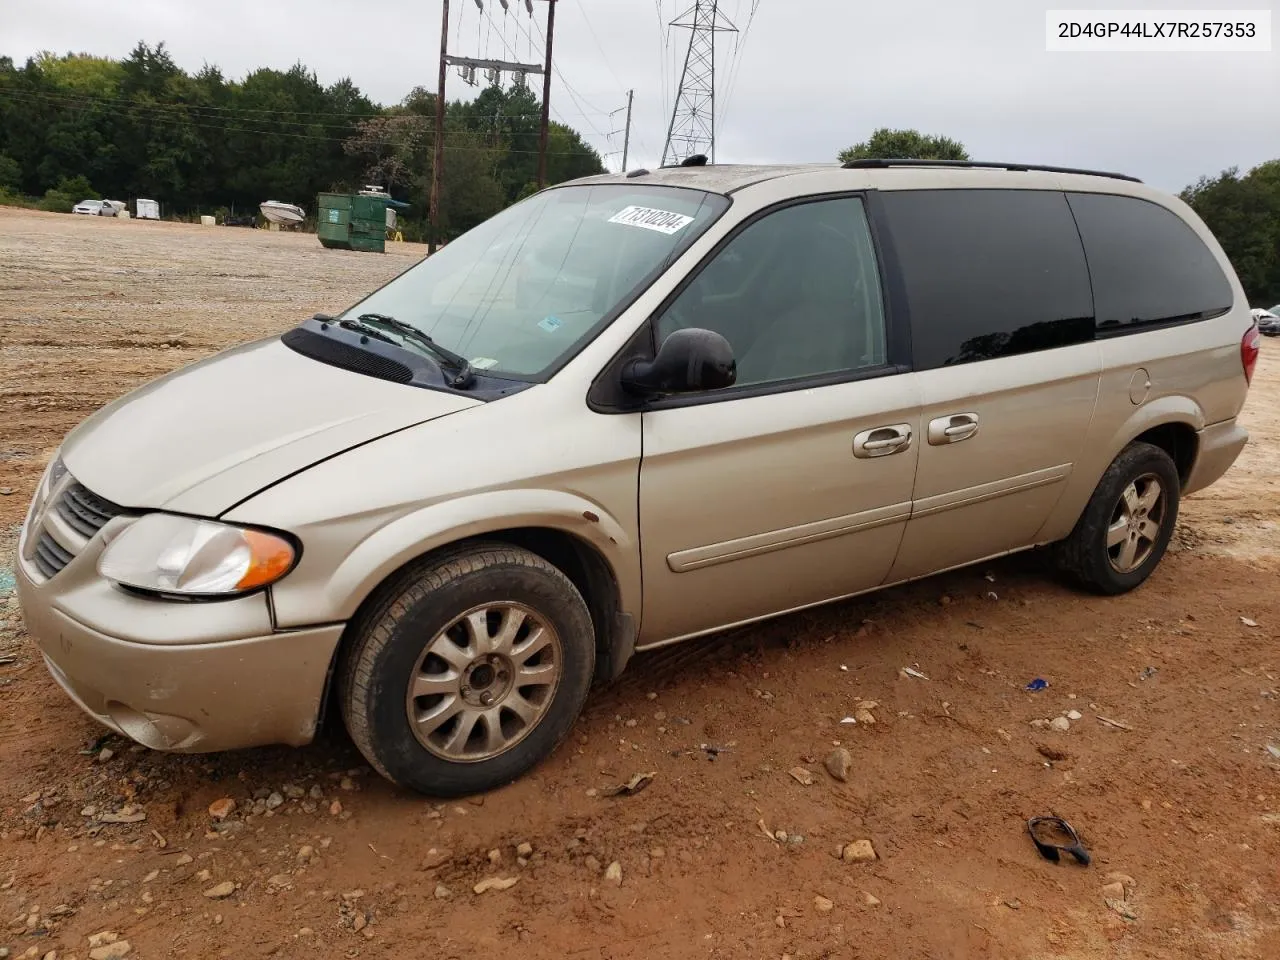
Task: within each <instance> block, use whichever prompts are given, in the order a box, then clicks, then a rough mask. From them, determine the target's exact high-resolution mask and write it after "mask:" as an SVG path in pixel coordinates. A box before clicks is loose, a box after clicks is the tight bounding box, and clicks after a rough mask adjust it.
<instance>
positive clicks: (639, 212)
mask: <svg viewBox="0 0 1280 960" xmlns="http://www.w3.org/2000/svg"><path fill="white" fill-rule="evenodd" d="M609 222H610V223H621V224H624V225H626V226H628V227H643V228H644V229H645V230H656V231H657V232H658V233H665V234H666V235H667V236H671V234H673V233H679V232H680V231H681V230H683V229H684V228H685V227H687V226H688V225H689V224H691V223H693V217H686V216H685V215H684V214H683V213H672V212H671V211H670V210H655V209H653V208H652V207H636V206H631V207H625V208H624V209H622V210H619V211H618V212H617V213H615V214H614V215H613V216H612V217H610V218H609Z"/></svg>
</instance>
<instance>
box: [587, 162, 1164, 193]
mask: <svg viewBox="0 0 1280 960" xmlns="http://www.w3.org/2000/svg"><path fill="white" fill-rule="evenodd" d="M840 169H845V170H848V171H849V172H850V174H851V175H852V174H856V175H858V180H859V182H860V183H862V184H866V183H868V181H870V182H872V183H874V185H876V186H881V185H882V186H884V187H887V188H892V187H893V186H895V185H896V184H898V183H901V181H902V180H903V179H907V178H909V179H911V180H913V181H918V180H919V178H920V177H921V176H922V175H924V176H928V175H930V174H932V175H934V176H937V177H938V178H939V179H943V180H945V181H946V185H947V186H954V185H955V184H956V179H967V178H969V177H972V178H974V179H975V180H982V181H984V182H986V183H990V182H991V179H992V178H993V177H996V178H999V179H1001V180H1003V179H1006V178H1007V179H1008V180H1009V181H1010V185H1014V186H1023V187H1027V188H1030V189H1045V188H1053V187H1061V186H1062V184H1063V180H1062V178H1063V177H1070V178H1072V179H1074V178H1076V177H1081V178H1087V180H1090V181H1093V182H1097V181H1098V180H1102V179H1105V180H1108V181H1128V182H1130V183H1134V184H1140V183H1141V182H1142V181H1140V180H1138V179H1137V178H1136V177H1130V176H1127V175H1126V174H1121V173H1107V172H1102V171H1096V170H1077V169H1073V168H1068V167H1052V166H1041V165H1036V164H1010V163H984V162H974V161H928V160H888V161H885V160H869V161H854V162H852V163H848V164H844V165H833V164H830V163H794V164H735V163H721V164H706V165H702V166H685V167H681V166H676V167H658V168H656V169H653V170H645V169H643V168H637V169H634V170H629V171H627V172H626V173H605V174H600V175H598V176H594V177H583V178H581V179H579V180H574V181H571V182H572V183H575V184H583V183H628V184H633V185H636V186H640V185H643V184H658V185H662V186H671V187H690V188H693V189H697V190H706V191H709V192H711V193H722V194H730V193H733V192H735V191H737V190H741V189H743V188H744V187H749V186H752V185H753V184H757V183H763V182H764V181H767V180H778V179H782V178H785V177H793V176H798V175H801V174H806V173H808V174H812V173H819V172H828V173H829V172H835V171H838V170H840ZM913 174H914V176H912V175H913ZM851 179H852V177H851ZM939 185H940V186H941V185H942V184H939ZM1124 192H1128V191H1124Z"/></svg>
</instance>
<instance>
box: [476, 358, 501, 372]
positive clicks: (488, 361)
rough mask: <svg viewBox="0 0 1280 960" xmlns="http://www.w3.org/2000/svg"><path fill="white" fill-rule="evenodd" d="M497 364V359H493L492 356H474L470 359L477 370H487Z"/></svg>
mask: <svg viewBox="0 0 1280 960" xmlns="http://www.w3.org/2000/svg"><path fill="white" fill-rule="evenodd" d="M497 365H498V361H497V360H495V359H493V357H476V358H475V359H474V360H472V361H471V366H473V367H475V368H476V369H477V370H488V369H490V368H491V367H496V366H497Z"/></svg>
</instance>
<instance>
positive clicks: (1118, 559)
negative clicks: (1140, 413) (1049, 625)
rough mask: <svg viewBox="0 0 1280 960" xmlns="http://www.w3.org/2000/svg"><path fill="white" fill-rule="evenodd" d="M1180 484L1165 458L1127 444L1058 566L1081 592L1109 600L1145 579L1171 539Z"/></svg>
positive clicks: (1157, 452)
mask: <svg viewBox="0 0 1280 960" xmlns="http://www.w3.org/2000/svg"><path fill="white" fill-rule="evenodd" d="M1181 492H1182V484H1181V480H1180V479H1179V477H1178V469H1177V467H1176V466H1175V465H1174V463H1173V460H1172V459H1170V457H1169V455H1168V454H1167V453H1165V452H1164V451H1163V450H1161V449H1160V448H1159V447H1156V446H1153V445H1151V444H1149V443H1131V444H1130V445H1129V446H1127V447H1125V449H1124V450H1122V451H1121V452H1120V455H1119V456H1118V457H1116V459H1115V460H1113V461H1112V462H1111V466H1110V467H1108V468H1107V472H1106V473H1104V474H1103V475H1102V480H1101V481H1100V482H1099V483H1098V487H1097V489H1096V490H1094V492H1093V496H1092V498H1090V500H1089V504H1088V506H1086V507H1085V510H1084V513H1083V514H1082V515H1081V517H1080V520H1079V521H1078V522H1077V523H1076V526H1075V529H1074V530H1072V531H1071V535H1070V536H1069V537H1067V539H1066V540H1064V541H1063V542H1062V543H1061V544H1060V545H1059V548H1058V562H1059V566H1060V567H1061V568H1062V569H1063V571H1064V572H1065V573H1067V574H1068V575H1069V576H1070V577H1071V578H1072V579H1073V580H1075V581H1076V582H1077V583H1078V584H1079V585H1081V586H1082V587H1084V588H1085V589H1088V590H1091V591H1093V592H1095V593H1100V594H1104V595H1108V596H1114V595H1116V594H1120V593H1127V592H1128V591H1130V590H1132V589H1134V588H1135V587H1137V586H1138V585H1139V584H1141V583H1142V582H1143V581H1145V580H1146V579H1147V577H1149V576H1151V573H1152V571H1154V570H1155V568H1156V566H1157V565H1159V563H1160V559H1161V558H1162V557H1163V556H1164V553H1165V550H1166V549H1167V548H1168V546H1169V540H1170V539H1171V538H1172V537H1173V531H1174V527H1175V526H1176V525H1177V522H1178V505H1179V502H1180V499H1181Z"/></svg>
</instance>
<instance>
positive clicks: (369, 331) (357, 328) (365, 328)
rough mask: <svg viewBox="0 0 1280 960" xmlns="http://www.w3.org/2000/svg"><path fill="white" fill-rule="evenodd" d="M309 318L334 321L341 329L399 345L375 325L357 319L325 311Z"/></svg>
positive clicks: (322, 321) (394, 345) (326, 321)
mask: <svg viewBox="0 0 1280 960" xmlns="http://www.w3.org/2000/svg"><path fill="white" fill-rule="evenodd" d="M311 319H312V320H319V321H320V322H321V323H336V324H337V325H338V326H340V327H342V329H343V330H350V331H351V332H352V333H359V334H363V335H364V336H366V337H369V338H370V339H373V340H380V341H382V342H383V343H389V344H391V345H392V346H393V347H396V346H399V344H398V343H396V342H395V341H394V340H392V339H391V338H390V337H388V336H387V335H386V334H385V333H383V332H382V331H381V330H379V329H378V328H377V327H371V326H369V325H368V324H367V323H360V322H359V321H357V320H339V319H337V318H336V317H331V316H329V315H328V314H327V313H317V314H316V315H315V316H314V317H312V318H311Z"/></svg>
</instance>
